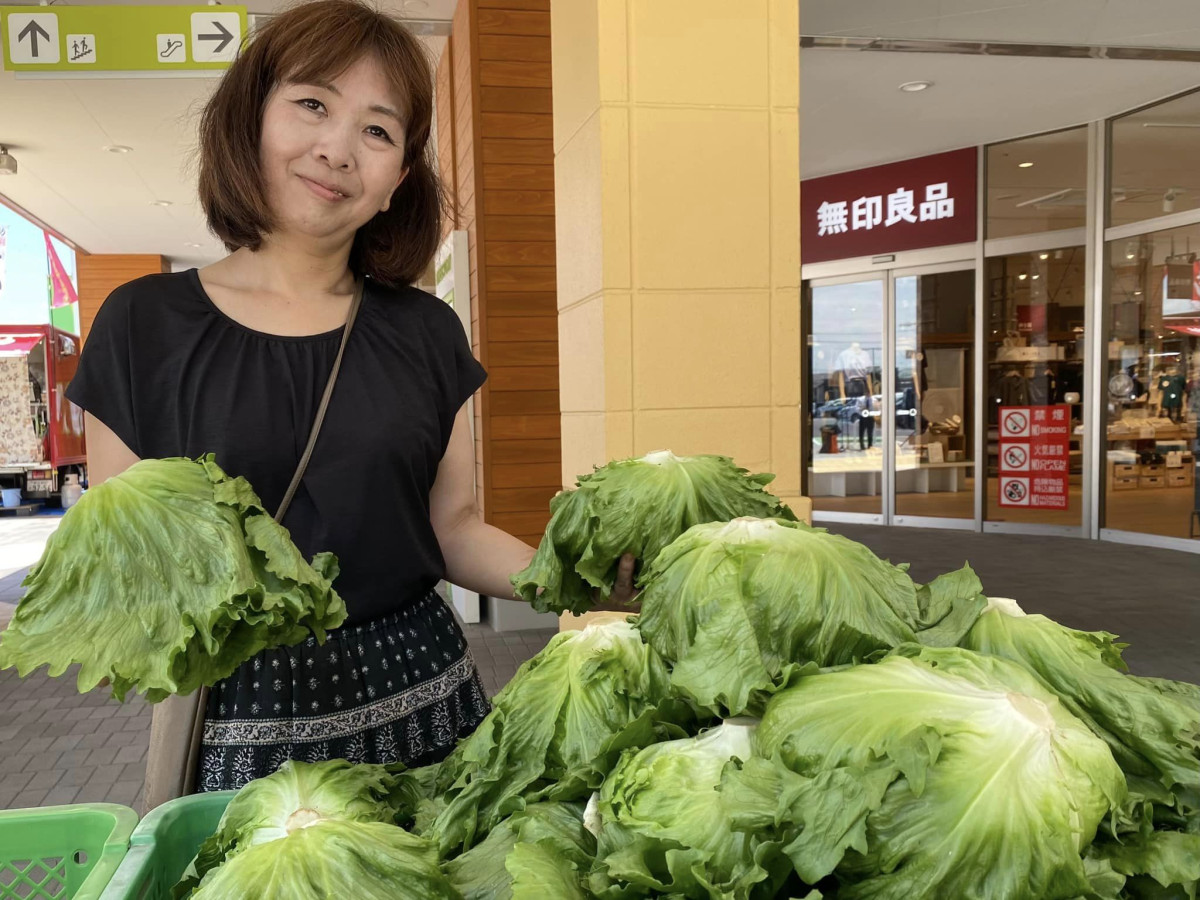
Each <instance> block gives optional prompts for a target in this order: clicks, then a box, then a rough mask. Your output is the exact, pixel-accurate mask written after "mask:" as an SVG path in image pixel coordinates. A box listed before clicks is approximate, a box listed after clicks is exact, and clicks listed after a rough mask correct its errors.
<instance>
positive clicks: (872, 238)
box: [800, 147, 976, 263]
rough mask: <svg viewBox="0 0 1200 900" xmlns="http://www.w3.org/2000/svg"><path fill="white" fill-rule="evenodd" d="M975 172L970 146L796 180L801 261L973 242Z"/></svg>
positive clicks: (813, 261) (974, 153) (872, 254)
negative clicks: (963, 148)
mask: <svg viewBox="0 0 1200 900" xmlns="http://www.w3.org/2000/svg"><path fill="white" fill-rule="evenodd" d="M975 170H976V150H975V148H973V147H972V148H968V149H966V150H952V151H950V152H949V153H938V154H936V155H934V156H923V157H920V158H919V159H909V160H905V161H904V162H899V163H891V164H889V165H886V166H874V167H872V168H870V169H858V170H856V171H854V172H843V173H841V174H840V175H828V176H826V177H824V178H810V179H808V180H806V181H804V182H802V183H801V185H800V211H801V212H800V214H801V224H800V256H801V258H802V260H803V261H804V262H806V263H815V262H825V261H827V260H831V259H846V258H849V257H853V256H874V255H876V254H879V253H895V252H898V251H901V250H917V249H920V248H923V247H941V246H944V245H946V244H963V243H969V242H971V241H974V240H975V234H976V227H975V209H976V202H975Z"/></svg>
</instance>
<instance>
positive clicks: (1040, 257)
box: [1038, 253, 1050, 259]
mask: <svg viewBox="0 0 1200 900" xmlns="http://www.w3.org/2000/svg"><path fill="white" fill-rule="evenodd" d="M1049 258H1050V254H1049V253H1039V254H1038V259H1049Z"/></svg>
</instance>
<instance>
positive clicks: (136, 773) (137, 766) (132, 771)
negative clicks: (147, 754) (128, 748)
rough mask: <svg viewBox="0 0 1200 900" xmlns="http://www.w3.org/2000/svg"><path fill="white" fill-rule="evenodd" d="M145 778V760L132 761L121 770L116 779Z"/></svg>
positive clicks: (139, 779)
mask: <svg viewBox="0 0 1200 900" xmlns="http://www.w3.org/2000/svg"><path fill="white" fill-rule="evenodd" d="M145 780H146V762H145V760H142V761H141V762H132V763H129V764H127V765H126V766H125V768H124V769H122V770H121V775H120V777H119V778H118V779H117V781H137V782H144V781H145Z"/></svg>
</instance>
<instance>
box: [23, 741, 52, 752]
mask: <svg viewBox="0 0 1200 900" xmlns="http://www.w3.org/2000/svg"><path fill="white" fill-rule="evenodd" d="M56 740H58V738H52V737H35V738H30V739H29V740H27V741H26V742H25V746H24V747H22V748H21V752H23V753H28V754H33V753H44V752H45V751H47V750H49V749H50V748H51V747H53V746H54V742H55V741H56Z"/></svg>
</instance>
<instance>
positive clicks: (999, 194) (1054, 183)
mask: <svg viewBox="0 0 1200 900" xmlns="http://www.w3.org/2000/svg"><path fill="white" fill-rule="evenodd" d="M1087 145H1088V138H1087V128H1071V129H1068V130H1066V131H1056V132H1053V133H1051V134H1039V135H1036V136H1034V137H1028V138H1021V139H1020V140H1016V141H1008V142H1006V143H1003V144H992V145H991V146H990V147H988V148H987V236H988V237H989V238H1001V237H1013V236H1015V235H1022V234H1040V233H1042V232H1046V231H1059V230H1061V229H1064V228H1082V227H1083V226H1084V225H1086V224H1087Z"/></svg>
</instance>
